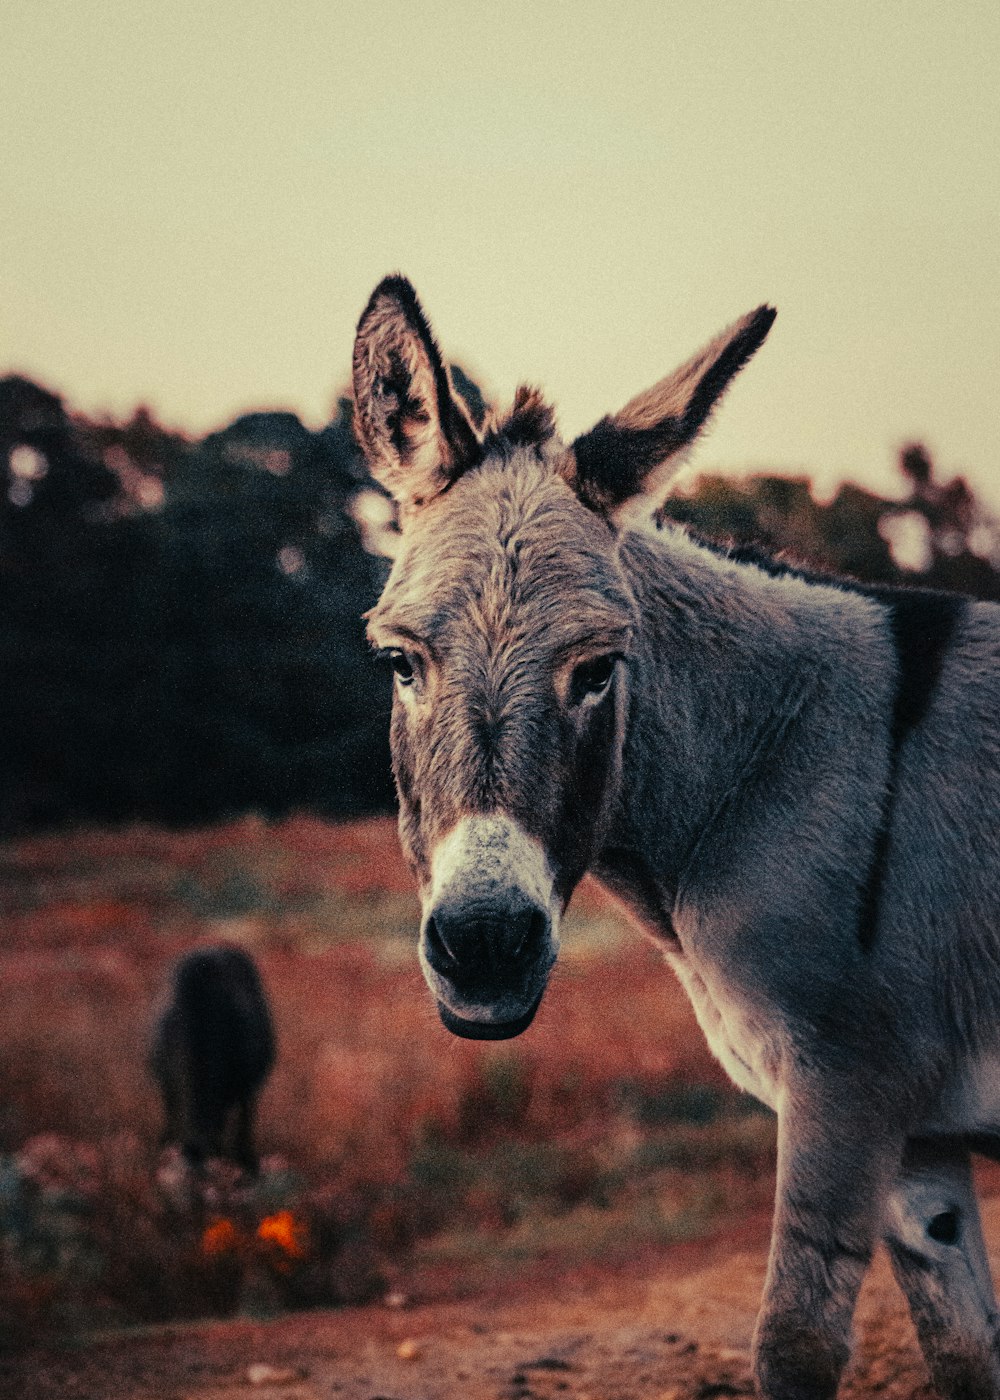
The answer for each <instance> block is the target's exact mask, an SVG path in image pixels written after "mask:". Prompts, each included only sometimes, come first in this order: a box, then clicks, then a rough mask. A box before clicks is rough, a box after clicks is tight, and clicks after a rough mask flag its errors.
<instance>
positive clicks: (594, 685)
mask: <svg viewBox="0 0 1000 1400" xmlns="http://www.w3.org/2000/svg"><path fill="white" fill-rule="evenodd" d="M617 660H618V657H617V656H597V657H595V658H594V660H593V661H585V662H584V663H583V664H582V665H581V666H577V668H576V670H575V671H574V672H573V682H572V686H571V690H570V694H571V696H572V699H573V700H574V701H575V703H576V704H579V703H580V701H581V700H585V699H586V697H587V696H588V695H602V694H603V693H604V691H606V690H607V688H608V686H609V685H610V684H611V677H612V676H613V675H614V673H615V662H616V661H617Z"/></svg>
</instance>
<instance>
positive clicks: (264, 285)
mask: <svg viewBox="0 0 1000 1400" xmlns="http://www.w3.org/2000/svg"><path fill="white" fill-rule="evenodd" d="M998 72H1000V4H998V3H997V0H947V3H945V0H932V3H925V0H829V3H822V4H809V3H805V0H673V3H672V2H671V0H658V3H645V4H643V3H629V0H619V3H615V4H611V3H604V4H599V3H595V2H594V0H582V2H578V3H567V2H566V0H557V2H556V0H548V2H547V0H535V3H531V4H524V3H505V4H501V5H497V4H495V3H489V4H486V3H479V2H478V0H465V3H462V4H457V3H456V4H438V5H421V4H415V5H409V6H407V5H396V4H393V3H382V4H379V5H368V4H356V5H353V6H342V5H338V4H335V3H331V2H330V0H326V3H321V2H320V0H283V2H282V3H254V0H211V3H209V4H205V3H204V0H200V2H199V3H190V0H181V2H180V3H173V4H170V5H164V4H162V3H160V2H159V0H158V3H155V4H154V3H152V2H151V0H150V2H149V3H146V2H145V0H131V3H123V2H122V0H118V2H117V3H115V2H114V0H88V3H81V0H30V3H24V4H21V5H18V6H16V7H15V6H8V7H6V11H5V14H4V17H3V18H2V19H0V132H2V138H0V139H2V143H3V146H2V159H0V372H3V371H6V370H11V369H17V370H20V371H22V372H25V373H28V374H31V375H34V376H37V377H39V378H41V379H42V380H44V381H45V382H46V383H49V384H51V385H52V386H54V387H55V388H56V389H58V390H59V391H60V392H62V393H64V394H66V395H67V397H68V399H69V401H70V402H71V404H72V405H74V406H77V407H80V408H83V409H86V410H88V411H91V412H93V411H99V410H104V409H107V410H111V411H114V412H116V413H122V412H125V411H128V410H129V409H130V408H131V407H132V406H133V405H134V404H135V403H136V402H138V401H140V400H143V401H146V402H148V403H150V404H151V405H152V406H153V407H154V409H155V410H156V412H157V413H159V414H160V415H161V416H162V417H163V418H164V419H165V420H166V421H167V422H168V423H171V424H174V425H178V426H181V427H184V428H186V429H188V430H191V431H203V430H205V429H208V428H210V427H214V426H217V425H219V424H221V423H223V422H225V421H226V420H228V419H229V418H230V417H231V416H232V415H234V414H235V413H237V412H239V411H241V410H243V409H246V408H250V407H269V406H281V407H290V408H293V409H295V410H297V411H298V412H300V413H301V414H302V415H303V416H304V417H305V419H306V421H308V422H310V423H311V424H314V425H315V424H318V423H320V422H322V421H324V420H325V418H326V416H327V415H328V410H329V407H330V404H331V400H332V396H333V393H334V391H335V390H336V389H338V388H339V387H341V386H342V384H343V382H344V380H345V377H346V374H347V369H348V365H349V356H350V347H351V340H352V335H353V328H354V324H355V322H356V320H357V317H358V314H359V313H360V311H361V308H362V307H363V305H364V302H365V300H366V298H367V296H368V293H369V292H370V290H371V288H372V286H373V285H374V283H375V282H376V281H377V280H378V279H379V278H380V277H381V276H382V275H383V274H384V273H385V272H387V271H394V270H397V269H398V270H402V271H404V272H406V273H407V274H408V275H409V276H410V277H411V279H412V280H413V281H414V283H415V284H416V286H417V289H418V291H419V293H420V295H421V297H422V299H423V301H424V304H425V306H426V308H427V310H428V313H429V315H430V317H431V320H432V322H433V323H434V325H435V328H436V330H437V332H438V336H439V339H440V340H441V343H442V346H443V348H444V350H445V353H446V354H448V355H449V356H450V357H452V358H457V359H460V360H461V361H462V362H463V363H464V364H466V365H467V367H468V368H469V369H471V370H472V371H473V372H474V373H476V374H477V375H478V376H479V377H480V379H481V382H482V383H483V384H484V387H485V388H486V389H487V390H488V391H490V392H492V393H493V394H494V395H496V396H497V397H499V398H506V397H509V395H510V394H511V393H512V391H513V388H514V386H515V384H516V383H517V382H518V381H519V380H521V379H531V380H533V381H536V382H538V383H541V384H542V385H543V386H544V387H545V388H546V389H547V390H548V391H549V392H550V394H551V396H552V398H553V399H554V401H555V402H556V405H557V407H558V409H559V413H560V419H561V423H562V425H563V429H564V432H565V433H566V434H567V435H572V434H574V433H576V432H578V431H581V430H582V429H584V428H586V427H588V426H589V425H590V424H591V422H593V421H594V420H595V419H596V418H597V417H599V416H600V415H601V414H602V413H604V412H606V411H608V410H611V409H614V408H616V407H618V406H620V405H621V403H623V402H624V401H625V399H627V398H628V397H630V396H631V394H632V393H634V392H635V391H637V390H638V389H640V388H642V387H644V386H645V385H646V384H648V383H649V382H651V381H652V380H654V379H656V378H658V377H659V376H660V375H661V374H662V373H664V372H665V371H666V370H668V369H670V368H671V367H672V366H673V365H674V364H675V363H676V362H677V361H679V360H680V359H682V358H684V357H686V356H687V355H688V354H689V353H690V352H691V351H692V350H693V349H695V348H696V347H697V345H698V344H699V343H700V342H701V341H703V340H705V339H707V338H708V337H709V336H711V335H712V334H714V333H715V331H717V330H718V329H719V328H720V327H721V326H722V325H724V324H725V323H726V322H728V321H729V320H731V319H733V318H734V317H735V316H737V315H739V314H740V313H742V312H743V311H745V310H747V309H748V308H750V307H751V306H754V305H756V304H757V303H758V302H760V301H762V300H770V301H772V302H774V303H775V304H776V305H777V306H778V308H779V312H780V314H779V317H778V321H777V323H776V325H775V329H774V331H773V332H772V336H771V339H770V340H769V342H768V344H767V346H766V347H765V348H764V350H762V351H761V353H760V355H759V356H758V358H757V360H756V361H755V362H754V364H753V366H752V367H751V368H750V369H749V370H748V371H747V372H746V373H745V374H744V376H743V377H742V379H741V381H740V382H739V383H738V384H737V385H736V386H735V387H734V389H733V391H732V393H731V395H730V397H729V400H728V402H727V404H726V406H725V407H724V409H723V410H722V412H721V413H720V414H719V416H718V419H717V423H716V425H715V427H714V429H713V431H712V433H711V435H710V437H709V438H708V440H707V441H706V442H705V443H704V445H703V446H702V447H701V449H700V452H699V454H698V455H697V457H696V459H695V461H696V465H698V466H700V467H709V466H714V465H716V464H726V465H729V466H734V467H742V466H757V465H761V466H765V465H766V466H772V465H773V466H779V467H784V468H786V469H789V468H793V467H796V466H801V467H803V468H809V469H811V470H813V471H814V472H815V474H816V475H817V478H818V480H819V481H820V483H821V485H824V486H827V487H828V486H829V485H830V484H831V483H832V482H833V481H834V480H836V479H837V478H838V477H839V476H841V475H844V474H847V475H852V476H855V477H860V478H862V479H865V480H868V481H870V482H872V483H873V484H874V485H876V486H879V487H885V486H887V485H888V484H889V483H890V482H891V481H892V480H893V470H892V466H893V461H894V454H895V450H896V448H897V446H898V444H899V443H900V442H901V441H902V440H904V439H906V438H910V437H919V438H923V439H924V440H926V441H927V442H928V444H929V445H930V447H931V448H932V450H933V451H934V452H935V453H936V455H937V457H938V459H939V461H940V463H941V465H942V467H943V468H944V469H945V470H947V471H959V470H961V471H965V472H966V473H967V474H968V475H969V477H970V479H971V480H972V481H973V482H974V483H975V484H976V485H977V486H978V487H979V488H980V489H982V490H983V491H984V492H985V493H986V494H987V495H988V496H989V497H990V499H991V500H992V502H993V503H994V504H995V505H997V506H1000V411H998V407H997V399H998V386H1000V254H998V240H997V234H998V230H1000V96H998V92H1000V82H998Z"/></svg>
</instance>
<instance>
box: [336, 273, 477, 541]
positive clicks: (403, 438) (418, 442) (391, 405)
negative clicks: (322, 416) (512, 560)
mask: <svg viewBox="0 0 1000 1400" xmlns="http://www.w3.org/2000/svg"><path fill="white" fill-rule="evenodd" d="M354 429H355V432H356V433H357V436H358V441H359V442H360V444H361V447H362V450H363V451H364V454H365V458H366V460H367V462H368V469H369V471H370V472H371V474H372V476H373V477H375V479H376V481H379V482H381V484H382V485H383V486H384V487H385V488H386V490H387V491H388V492H389V493H390V494H391V495H392V496H394V497H395V499H396V501H397V502H398V503H399V505H400V507H401V508H402V510H403V513H404V515H405V514H406V513H407V512H408V511H410V510H412V509H415V508H416V507H418V506H421V505H423V503H424V502H425V501H427V500H429V499H430V498H431V497H432V496H436V495H437V494H438V493H439V492H440V491H443V490H444V488H445V487H446V486H447V485H449V483H450V482H452V481H454V479H455V477H457V476H458V475H459V474H460V473H461V472H463V471H464V470H465V468H466V467H468V466H471V465H472V464H473V463H474V462H475V461H476V460H477V459H478V457H479V454H480V442H479V438H478V436H477V434H476V430H475V428H473V426H472V423H471V422H470V421H469V417H468V415H467V414H466V412H465V408H464V407H463V405H462V403H461V401H460V400H459V399H458V398H457V396H456V395H455V394H454V393H453V392H452V387H451V381H450V380H449V378H448V371H447V369H446V368H445V365H444V362H443V360H442V359H441V355H440V353H439V351H438V348H437V346H436V345H435V343H434V337H433V335H432V334H431V328H430V326H429V325H428V323H427V318H426V316H425V315H424V313H423V310H422V308H421V306H420V303H419V301H418V300H417V294H416V292H414V290H413V288H412V286H411V285H410V283H409V282H408V281H407V280H406V278H405V277H386V278H384V279H383V280H382V281H381V282H380V283H379V284H378V286H377V287H376V288H375V290H374V292H372V295H371V300H370V301H369V302H368V305H367V306H366V307H365V310H364V313H363V315H362V317H361V320H360V321H359V322H358V333H357V338H356V339H355V342H354Z"/></svg>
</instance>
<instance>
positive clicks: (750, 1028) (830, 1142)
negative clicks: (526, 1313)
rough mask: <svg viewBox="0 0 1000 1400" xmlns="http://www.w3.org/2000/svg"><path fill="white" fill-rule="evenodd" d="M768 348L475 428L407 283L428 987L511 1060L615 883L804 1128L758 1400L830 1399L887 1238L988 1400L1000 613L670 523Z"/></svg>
mask: <svg viewBox="0 0 1000 1400" xmlns="http://www.w3.org/2000/svg"><path fill="white" fill-rule="evenodd" d="M773 318H774V313H773V311H771V310H770V308H768V307H766V306H762V307H760V308H758V309H757V310H756V311H753V312H751V313H750V314H749V315H748V316H745V317H744V318H743V319H742V320H740V321H737V322H736V323H735V324H734V325H732V326H731V327H730V328H729V329H728V330H726V331H724V332H723V333H722V334H721V335H719V336H718V337H716V339H715V340H713V341H712V342H711V343H710V344H708V345H707V346H706V347H705V348H704V349H703V350H702V351H701V352H700V353H698V354H697V355H695V356H694V357H693V358H692V359H691V360H689V361H688V362H687V363H686V364H685V365H683V366H682V368H681V369H680V370H678V371H677V372H676V373H674V374H672V375H669V376H668V377H667V378H666V379H664V380H661V381H660V383H658V384H656V385H655V386H654V387H653V388H652V389H649V390H647V391H646V392H645V393H642V394H640V395H638V396H637V397H636V398H635V399H633V400H632V401H631V402H630V403H629V404H627V405H626V407H625V408H624V409H622V410H621V411H620V412H619V413H617V414H615V415H613V416H612V417H609V418H604V419H602V420H601V422H600V423H598V424H597V426H596V427H594V428H592V429H591V430H590V431H589V432H587V433H584V434H583V435H582V436H581V437H579V438H577V439H576V441H575V442H574V443H572V444H571V445H565V444H563V443H562V442H561V441H560V440H559V437H558V435H557V434H556V431H555V425H554V420H553V416H552V412H551V410H550V409H549V408H548V406H547V405H546V404H545V403H544V402H543V401H542V400H541V398H540V397H539V396H538V394H537V393H536V392H534V391H532V390H519V391H518V394H517V397H516V398H515V401H514V406H513V408H512V410H511V411H510V412H509V413H508V414H507V415H506V416H505V417H503V418H497V419H494V420H492V421H489V422H487V423H486V424H485V425H484V427H483V429H482V431H480V430H479V429H477V428H476V427H475V426H474V425H473V423H472V422H471V420H470V418H469V416H468V415H467V413H466V412H465V410H464V407H463V405H462V403H461V401H460V400H459V399H458V398H457V397H456V395H455V394H454V393H453V392H452V388H451V385H450V382H449V378H448V373H447V370H446V368H445V366H444V364H443V362H442V360H441V357H440V355H439V353H438V350H437V348H436V346H435V343H434V340H433V338H432V336H431V332H430V329H429V327H428V323H427V321H426V319H425V317H424V314H423V311H422V309H421V307H420V305H419V303H418V301H417V299H416V296H415V295H414V292H413V288H412V287H411V286H410V284H409V283H408V282H406V281H405V279H403V278H401V277H392V278H387V279H386V280H385V281H384V282H382V283H381V284H380V285H379V287H377V288H376V290H375V292H374V293H373V295H372V297H371V300H370V301H369V303H368V306H367V308H366V310H365V312H364V314H363V316H362V318H361V321H360V324H359V326H358V335H357V341H356V345H355V354H354V389H355V406H356V423H357V432H358V436H359V439H360V441H361V444H362V446H363V448H364V451H365V454H366V457H367V460H368V464H369V467H370V469H371V471H372V473H373V474H374V475H375V477H376V478H377V479H378V480H379V481H380V482H382V484H383V485H384V486H385V487H386V488H387V489H388V490H389V491H390V492H391V493H392V494H393V496H394V497H395V498H396V501H397V502H398V504H399V509H400V521H401V528H402V534H401V538H400V541H399V549H398V552H397V555H396V559H395V562H394V565H393V569H392V573H391V575H390V577H389V580H388V583H387V585H386V588H385V590H384V592H383V594H382V597H381V599H380V601H379V603H378V604H377V606H376V607H375V608H374V609H373V611H372V613H371V614H370V617H369V624H368V626H369V634H370V636H371V638H372V640H373V642H374V643H375V644H376V645H377V646H378V647H380V648H382V649H383V650H384V652H385V653H386V654H387V656H388V657H389V659H390V661H391V663H392V666H393V669H394V671H395V674H396V681H395V696H394V700H393V716H392V749H393V762H394V768H395V773H396V781H397V786H398V789H399V799H400V834H401V838H402V843H403V847H404V850H405V852H406V854H407V857H408V859H409V861H410V864H411V867H412V869H413V871H414V873H415V875H416V878H417V881H418V883H419V886H420V892H421V899H422V904H423V917H422V921H421V929H420V945H419V950H420V959H421V963H422V966H423V970H424V974H425V977H426V980H427V982H428V984H429V986H430V988H431V991H432V992H433V995H434V997H435V999H436V1001H437V1004H438V1008H439V1011H440V1015H441V1018H442V1020H443V1022H444V1024H445V1026H447V1027H448V1029H449V1030H451V1031H453V1032H454V1033H455V1034H457V1035H464V1036H472V1037H477V1038H480V1039H502V1038H505V1037H508V1036H513V1035H517V1034H518V1033H519V1032H521V1031H523V1030H524V1029H525V1028H526V1027H527V1026H528V1025H529V1024H530V1023H531V1020H532V1018H533V1017H534V1015H535V1013H536V1011H537V1010H538V1006H539V1003H540V1002H541V1000H542V997H543V995H544V992H545V987H546V983H547V981H548V977H549V973H550V970H551V968H552V965H553V963H554V962H555V959H556V953H557V950H558V944H559V936H558V930H559V922H560V918H561V915H562V912H563V910H564V908H565V906H566V904H567V902H568V901H569V898H570V895H571V894H572V892H573V889H574V887H575V886H576V884H577V882H578V881H579V880H580V878H581V876H582V875H583V873H584V871H586V870H591V871H593V873H594V874H595V875H596V876H597V878H598V879H600V880H601V881H603V882H604V883H605V884H606V885H607V886H608V887H609V888H610V889H611V890H613V891H614V892H615V893H616V894H618V895H619V896H620V897H621V898H622V899H623V900H624V901H625V903H626V904H627V905H628V906H629V907H630V909H631V911H632V913H633V915H634V917H635V919H636V921H637V922H638V923H639V924H640V925H641V926H642V927H643V928H644V929H645V930H646V932H647V933H649V934H650V935H651V937H653V938H654V939H655V940H657V942H658V943H659V944H660V946H661V947H662V948H663V950H664V952H665V954H666V957H667V959H668V960H669V962H670V963H671V965H672V966H673V968H674V969H675V971H676V972H677V974H678V976H679V977H680V979H681V981H682V983H683V984H684V987H685V988H686V990H687V992H688V994H689V996H690V997H691V1000H692V1002H693V1004H694V1008H695V1011H696V1013H697V1016H698V1019H699V1021H700V1023H701V1026H702V1028H703V1030H704V1032H705V1034H706V1036H707V1038H708V1040H709V1042H710V1044H711V1046H712V1049H713V1050H714V1052H715V1054H716V1055H717V1056H718V1057H719V1059H720V1060H721V1061H722V1063H723V1064H724V1065H725V1067H726V1069H727V1070H728V1072H729V1073H730V1075H731V1076H732V1077H733V1079H734V1080H735V1081H736V1083H738V1084H740V1085H741V1086H742V1087H743V1088H745V1089H747V1090H748V1091H749V1092H751V1093H753V1094H756V1095H757V1096H758V1097H759V1098H761V1099H763V1100H764V1101H765V1102H766V1103H768V1104H770V1105H771V1106H772V1107H773V1108H774V1109H775V1111H776V1112H777V1116H778V1182H777V1197H776V1202H775V1215H774V1231H773V1238H772V1246H771V1257H770V1264H769V1269H768V1276H767V1283H766V1286H765V1291H764V1299H763V1304H762V1308H761V1313H760V1317H759V1319H758V1324H757V1330H756V1336H755V1344H754V1355H755V1368H756V1376H757V1381H758V1385H759V1387H760V1390H761V1392H762V1394H763V1395H764V1396H766V1397H767V1398H768V1400H829V1397H831V1396H833V1394H834V1392H835V1391H836V1389H837V1385H838V1381H839V1377H840V1374H841V1371H842V1368H843V1365H844V1363H845V1360H846V1358H847V1356H848V1351H849V1341H850V1330H851V1318H852V1313H853V1311H854V1304H855V1300H856V1297H857V1292H858V1288H859V1285H860V1283H861V1280H862V1277H863V1275H864V1273H865V1270H866V1269H867V1267H868V1262H869V1259H870V1257H871V1253H872V1249H873V1247H874V1245H875V1244H876V1242H877V1241H878V1239H879V1238H880V1237H881V1238H882V1239H884V1240H885V1242H886V1244H887V1246H888V1249H889V1253H890V1256H891V1258H892V1262H893V1266H894V1269H895V1273H896V1277H897V1279H898V1281H899V1283H900V1285H901V1286H902V1288H903V1290H904V1291H905V1293H906V1295H907V1298H908V1300H909V1305H910V1310H911V1313H912V1315H913V1319H914V1322H915V1324H916V1328H917V1332H918V1335H919V1338H920V1342H921V1346H922V1348H923V1351H924V1355H925V1356H926V1358H927V1361H928V1364H929V1366H930V1369H931V1372H932V1375H933V1378H934V1382H935V1384H936V1386H937V1387H938V1389H939V1390H940V1391H941V1392H942V1394H944V1395H945V1396H948V1397H951V1398H952V1400H958V1397H963V1400H988V1397H995V1396H997V1395H998V1394H1000V1353H998V1345H997V1336H998V1331H997V1316H996V1304H995V1301H994V1294H993V1284H992V1281H991V1279H990V1270H989V1263H988V1260H987V1257H986V1253H985V1250H984V1248H983V1240H982V1236H981V1233H980V1226H979V1217H978V1209H977V1203H976V1198H975V1194H974V1191H973V1189H972V1184H971V1177H970V1172H969V1148H970V1146H972V1145H982V1144H986V1145H987V1146H989V1145H992V1146H993V1147H995V1146H996V1144H997V1140H998V1136H1000V608H998V607H996V606H994V605H992V604H987V603H976V602H973V601H972V600H970V599H964V598H956V597H945V596H943V595H940V594H933V593H926V592H920V591H919V590H917V591H912V592H910V591H902V592H900V591H896V592H892V591H887V590H875V589H864V588H862V587H860V586H854V585H851V584H849V583H846V582H842V581H841V582H838V581H836V580H829V579H827V580H823V579H819V578H815V577H811V576H808V575H806V574H803V573H798V572H796V571H795V570H792V569H785V568H782V567H780V565H776V564H775V563H774V561H767V560H764V559H760V558H758V559H757V560H753V559H751V558H747V557H743V556H740V555H733V554H727V552H726V551H724V550H718V549H711V548H709V547H707V546H706V545H705V544H704V543H702V542H699V541H698V540H696V539H694V538H692V537H691V536H690V535H689V534H687V533H686V532H685V531H683V530H682V529H680V528H678V527H675V526H672V525H670V524H668V523H666V522H665V521H663V520H662V518H661V512H660V507H661V506H662V503H663V500H664V496H665V494H666V490H667V484H668V482H669V479H670V477H671V475H672V473H673V471H674V470H675V469H676V466H677V465H678V463H679V461H680V460H681V459H682V457H683V455H684V454H685V452H686V451H687V450H688V449H689V448H690V446H691V444H692V443H693V441H694V439H695V438H696V437H697V435H698V432H699V431H700V429H701V428H702V426H703V425H704V423H705V422H706V420H707V419H708V417H709V415H710V413H711V411H712V408H713V406H714V404H715V403H716V401H717V400H718V399H719V397H720V396H721V395H722V393H723V392H724V390H725V388H726V386H727V384H728V383H729V382H730V380H731V379H732V378H733V376H734V375H735V374H736V373H737V372H738V371H739V370H740V369H741V368H742V366H743V365H744V364H745V363H746V362H747V360H748V359H749V358H750V356H751V355H752V354H753V353H754V352H755V351H756V350H757V349H758V347H759V346H760V345H761V343H762V342H763V340H764V338H765V336H766V335H767V333H768V331H769V329H770V326H771V323H772V320H773ZM609 994H613V988H609ZM595 1034H597V1031H596V1029H595Z"/></svg>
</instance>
